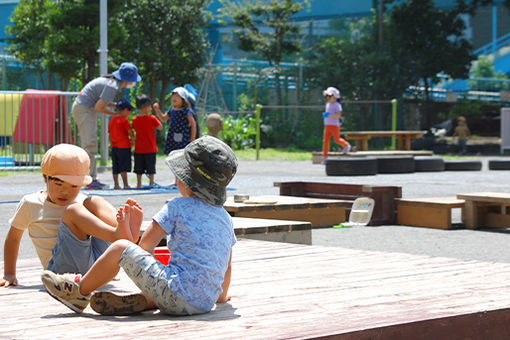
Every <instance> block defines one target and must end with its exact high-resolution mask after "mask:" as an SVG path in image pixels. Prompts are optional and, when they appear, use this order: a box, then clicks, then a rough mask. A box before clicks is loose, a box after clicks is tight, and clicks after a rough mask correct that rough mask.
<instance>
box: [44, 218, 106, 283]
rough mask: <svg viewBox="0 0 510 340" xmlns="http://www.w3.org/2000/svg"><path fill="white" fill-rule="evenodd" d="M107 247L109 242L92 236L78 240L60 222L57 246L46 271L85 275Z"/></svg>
mask: <svg viewBox="0 0 510 340" xmlns="http://www.w3.org/2000/svg"><path fill="white" fill-rule="evenodd" d="M109 245H110V242H108V241H104V240H101V239H100V238H96V237H93V236H89V237H88V238H87V239H86V240H80V239H79V238H78V237H76V235H75V234H73V232H72V231H71V230H69V227H68V226H67V225H66V224H65V223H64V222H60V228H59V230H58V234H57V244H55V247H54V248H53V250H52V257H51V259H50V262H49V263H48V268H47V269H48V270H51V271H52V272H54V273H57V274H63V273H80V274H85V273H86V272H87V271H88V270H89V269H90V267H92V265H93V264H94V262H96V260H97V259H98V258H99V256H101V254H103V253H104V251H105V250H106V248H108V246H109Z"/></svg>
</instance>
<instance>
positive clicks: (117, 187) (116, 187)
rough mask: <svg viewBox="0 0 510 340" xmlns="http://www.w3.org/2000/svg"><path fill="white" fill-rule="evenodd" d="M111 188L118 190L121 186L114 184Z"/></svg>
mask: <svg viewBox="0 0 510 340" xmlns="http://www.w3.org/2000/svg"><path fill="white" fill-rule="evenodd" d="M113 189H115V190H120V189H122V188H121V187H120V186H118V185H116V186H114V187H113Z"/></svg>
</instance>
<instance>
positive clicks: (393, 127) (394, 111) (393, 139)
mask: <svg viewBox="0 0 510 340" xmlns="http://www.w3.org/2000/svg"><path fill="white" fill-rule="evenodd" d="M391 130H392V131H397V100H396V99H392V100H391ZM395 148H396V137H395V136H392V137H391V149H392V150H395Z"/></svg>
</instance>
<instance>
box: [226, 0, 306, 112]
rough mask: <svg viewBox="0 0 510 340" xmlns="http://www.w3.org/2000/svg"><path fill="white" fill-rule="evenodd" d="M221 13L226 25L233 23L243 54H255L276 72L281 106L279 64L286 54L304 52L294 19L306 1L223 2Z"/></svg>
mask: <svg viewBox="0 0 510 340" xmlns="http://www.w3.org/2000/svg"><path fill="white" fill-rule="evenodd" d="M220 2H221V3H222V5H223V7H222V8H221V9H220V13H221V15H222V17H223V18H224V20H226V21H227V23H230V22H231V23H233V24H234V25H235V26H236V27H237V28H235V29H234V30H233V31H234V34H235V36H236V37H237V39H238V46H239V48H240V49H242V50H244V51H254V52H256V53H257V54H259V55H260V56H261V57H262V58H264V59H265V60H266V61H267V62H268V63H269V65H270V66H273V67H274V70H275V72H274V73H275V81H276V91H277V100H278V102H279V104H281V100H282V96H281V88H280V70H279V68H280V63H281V61H282V58H283V56H284V55H287V54H291V53H295V52H298V51H300V50H301V46H300V43H299V40H298V39H297V35H298V34H299V33H300V31H301V28H300V27H299V26H298V25H296V24H295V22H294V20H293V19H292V16H293V15H295V14H296V13H298V12H299V11H301V10H303V9H304V8H305V6H307V5H308V1H307V0H304V1H301V2H296V1H292V0H269V1H262V0H256V1H254V2H252V1H250V0H246V1H239V2H233V1H231V0H220Z"/></svg>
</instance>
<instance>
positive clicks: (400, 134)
mask: <svg viewBox="0 0 510 340" xmlns="http://www.w3.org/2000/svg"><path fill="white" fill-rule="evenodd" d="M425 132H426V131H343V132H341V134H342V135H343V136H344V137H345V138H346V139H347V140H354V141H355V142H356V149H357V150H364V151H366V150H368V140H369V139H371V138H372V137H396V138H397V141H398V149H399V150H411V141H412V140H413V139H418V138H420V137H421V136H423V134H424V133H425Z"/></svg>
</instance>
